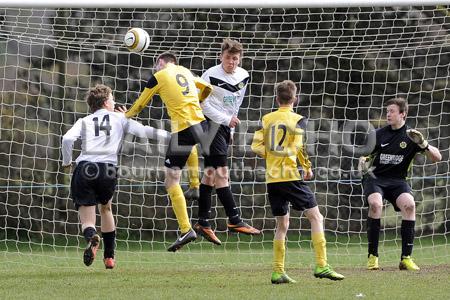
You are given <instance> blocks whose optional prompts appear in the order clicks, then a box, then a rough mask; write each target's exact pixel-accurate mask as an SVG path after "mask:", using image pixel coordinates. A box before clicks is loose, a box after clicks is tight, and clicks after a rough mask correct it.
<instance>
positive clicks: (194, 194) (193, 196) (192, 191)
mask: <svg viewBox="0 0 450 300" xmlns="http://www.w3.org/2000/svg"><path fill="white" fill-rule="evenodd" d="M184 198H185V199H186V200H188V201H194V200H198V198H200V189H198V188H189V189H188V190H187V191H186V192H184Z"/></svg>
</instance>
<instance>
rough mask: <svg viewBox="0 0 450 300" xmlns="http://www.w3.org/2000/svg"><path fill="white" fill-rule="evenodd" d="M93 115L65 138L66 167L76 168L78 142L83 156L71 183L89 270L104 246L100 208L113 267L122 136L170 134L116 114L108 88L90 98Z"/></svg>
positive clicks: (100, 88)
mask: <svg viewBox="0 0 450 300" xmlns="http://www.w3.org/2000/svg"><path fill="white" fill-rule="evenodd" d="M86 101H87V103H88V105H89V107H90V110H91V112H92V114H90V115H88V116H87V117H84V118H81V119H79V120H78V121H77V122H75V124H74V125H73V127H72V128H71V129H70V130H69V131H67V133H66V134H65V135H64V136H63V138H62V155H63V164H62V165H63V166H64V167H68V166H71V165H72V148H73V143H74V142H75V141H76V140H77V139H79V138H81V140H82V146H81V149H82V150H81V154H80V156H78V158H77V159H76V163H77V166H76V168H75V170H74V172H73V176H72V181H71V186H70V190H71V196H72V199H73V201H74V204H75V208H76V209H77V210H78V213H79V217H80V222H81V229H82V231H83V235H84V238H85V239H86V242H87V247H86V249H85V250H84V255H83V260H84V264H85V265H86V266H90V265H91V264H92V263H93V261H94V258H95V256H96V253H97V250H98V248H99V245H100V236H99V235H98V234H97V231H96V229H95V227H96V226H95V219H96V215H95V206H96V205H97V204H98V205H99V211H100V216H101V232H102V237H103V243H104V254H103V256H104V258H103V262H104V264H105V267H106V268H107V269H112V268H114V265H115V260H114V248H115V237H116V231H115V230H116V228H115V224H114V217H113V215H112V212H111V201H112V196H113V194H114V190H115V189H116V185H117V171H116V165H117V154H118V152H119V150H120V147H121V144H122V140H123V136H124V134H125V133H131V134H133V135H136V136H139V137H146V138H153V139H154V138H157V137H162V138H166V132H165V131H163V130H158V129H155V128H152V127H149V126H143V125H142V124H140V123H138V122H136V121H133V120H128V119H127V118H126V117H125V115H124V114H123V112H124V109H123V108H120V109H119V111H121V112H122V113H121V112H114V104H115V103H114V97H113V95H112V91H111V89H110V88H109V87H107V86H105V85H101V84H99V85H96V86H95V87H93V88H91V89H90V90H89V91H88V92H87V95H86Z"/></svg>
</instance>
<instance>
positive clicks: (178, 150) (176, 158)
mask: <svg viewBox="0 0 450 300" xmlns="http://www.w3.org/2000/svg"><path fill="white" fill-rule="evenodd" d="M207 132H208V123H207V122H206V121H202V122H201V123H198V124H195V125H192V126H190V127H188V128H186V129H184V130H181V131H179V132H175V133H172V135H171V136H170V142H169V146H168V147H167V152H166V158H165V160H164V165H165V166H166V167H167V168H171V169H173V168H179V169H182V168H183V167H184V165H185V164H186V161H187V159H188V158H189V155H190V154H191V150H192V147H193V146H194V145H196V144H200V148H201V152H202V153H204V151H205V149H204V148H203V147H204V145H203V144H204V139H203V136H205V135H206V134H207Z"/></svg>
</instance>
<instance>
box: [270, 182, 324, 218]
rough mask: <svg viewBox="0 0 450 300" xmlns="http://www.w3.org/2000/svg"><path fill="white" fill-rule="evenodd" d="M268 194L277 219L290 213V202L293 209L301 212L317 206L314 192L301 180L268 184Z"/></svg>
mask: <svg viewBox="0 0 450 300" xmlns="http://www.w3.org/2000/svg"><path fill="white" fill-rule="evenodd" d="M267 193H268V194H269V202H270V207H271V209H272V214H273V215H274V216H275V217H280V216H284V215H286V214H287V213H288V211H289V202H290V203H291V204H292V208H293V209H295V210H300V211H302V210H305V209H309V208H313V207H316V206H317V202H316V198H315V197H314V194H313V192H312V191H311V189H310V188H309V187H308V185H306V183H304V182H303V181H301V180H296V181H285V182H274V183H268V184H267Z"/></svg>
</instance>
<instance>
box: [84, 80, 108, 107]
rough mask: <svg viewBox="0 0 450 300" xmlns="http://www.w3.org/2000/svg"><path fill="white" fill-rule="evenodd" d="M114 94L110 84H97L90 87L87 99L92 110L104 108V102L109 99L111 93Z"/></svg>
mask: <svg viewBox="0 0 450 300" xmlns="http://www.w3.org/2000/svg"><path fill="white" fill-rule="evenodd" d="M110 94H112V90H111V88H110V87H109V86H106V85H104V84H97V85H96V86H94V87H92V88H90V89H89V91H88V92H87V93H86V101H87V103H88V105H89V108H90V109H91V112H96V111H97V110H99V109H101V108H103V104H104V103H105V101H106V100H108V97H109V95H110Z"/></svg>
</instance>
